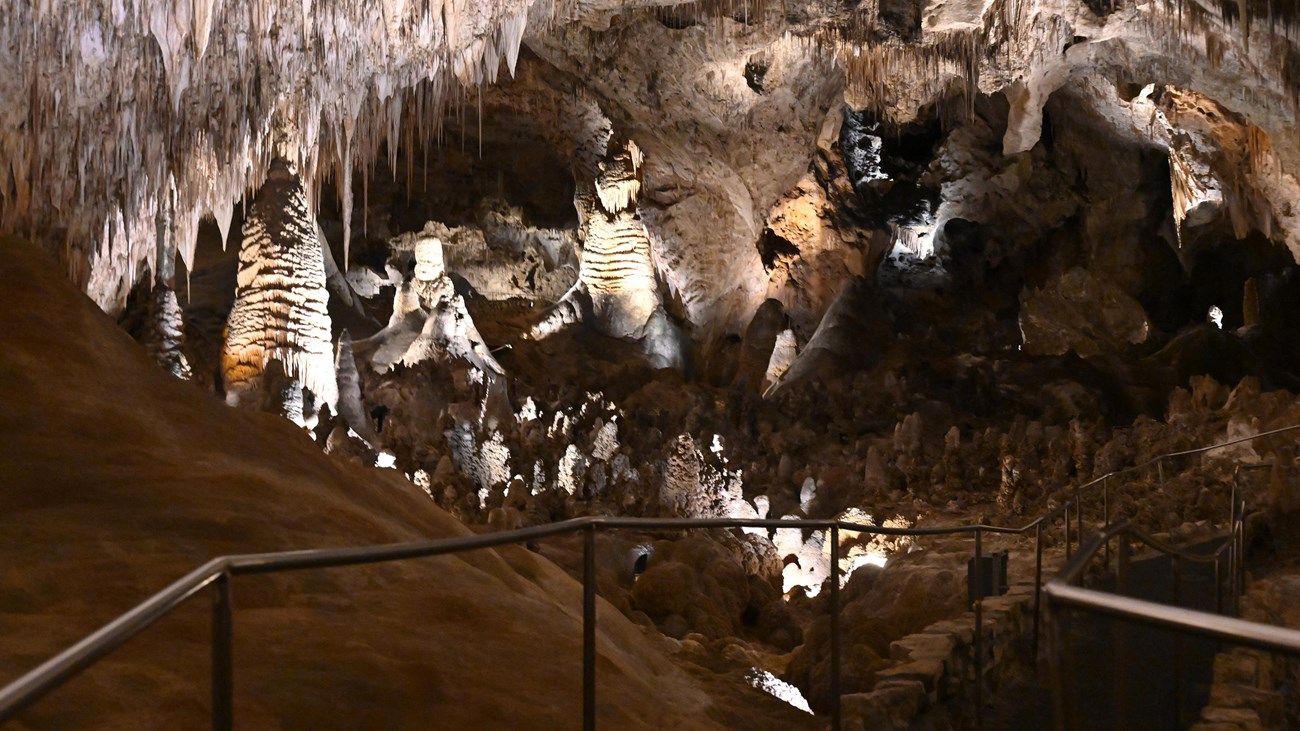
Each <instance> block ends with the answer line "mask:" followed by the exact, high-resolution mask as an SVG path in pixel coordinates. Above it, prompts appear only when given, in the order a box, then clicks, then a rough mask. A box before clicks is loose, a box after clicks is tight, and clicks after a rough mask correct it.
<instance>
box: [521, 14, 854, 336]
mask: <svg viewBox="0 0 1300 731" xmlns="http://www.w3.org/2000/svg"><path fill="white" fill-rule="evenodd" d="M611 5H612V4H607V6H606V7H609V6H611ZM692 10H693V11H694V13H696V14H697V15H698V18H693V19H692V22H691V24H690V25H689V27H683V28H677V27H673V26H674V25H677V24H676V23H672V22H665V21H663V20H661V18H660V17H659V16H658V15H656V14H654V13H647V12H638V11H633V10H628V11H625V12H623V13H621V14H619V15H617V16H609V17H610V19H611V22H610V23H609V25H608V28H607V29H605V28H604V25H603V24H598V28H599V29H593V28H590V27H579V26H558V27H556V28H554V29H553V30H552V31H551V32H549V33H545V34H539V35H538V36H536V37H534V36H531V35H530V36H529V37H528V38H527V41H526V42H527V43H528V45H529V47H530V48H532V49H533V50H534V51H535V52H536V53H537V54H538V55H539V56H540V57H542V58H543V59H544V60H546V61H547V62H549V63H551V64H552V65H554V66H555V67H557V68H558V69H560V70H561V71H563V72H564V73H566V74H569V75H571V76H573V77H576V78H579V79H582V80H583V84H584V87H585V89H586V91H587V93H589V94H590V95H591V96H592V97H593V98H595V99H596V100H597V101H598V102H599V104H600V107H601V109H602V110H603V111H604V112H605V114H607V115H608V116H609V118H610V119H611V120H613V122H614V124H615V126H616V127H617V128H618V129H619V131H620V132H621V133H625V134H626V135H627V136H629V137H631V138H633V139H635V140H636V143H637V144H638V145H639V146H640V147H641V148H642V149H643V150H644V151H645V158H646V167H645V171H644V191H643V192H642V205H641V215H642V216H643V218H644V219H645V221H646V226H647V228H648V230H649V231H650V234H651V243H652V245H653V251H654V255H655V259H656V262H657V265H658V267H659V269H660V271H661V272H662V273H663V276H664V278H665V279H666V281H667V283H668V285H669V287H670V288H671V290H672V293H673V296H674V297H675V298H677V299H680V300H681V302H682V303H683V305H684V307H685V311H686V314H687V316H688V317H689V319H690V320H691V321H692V322H694V323H697V324H705V325H706V326H707V327H708V328H710V329H714V330H717V331H719V332H726V331H732V332H738V331H739V330H740V329H741V328H742V327H743V326H744V324H745V323H746V322H748V319H749V317H750V316H751V315H752V314H753V311H754V309H755V308H756V307H757V306H758V304H759V303H760V302H761V301H762V300H763V297H764V294H765V291H764V290H765V282H766V276H765V274H764V272H763V265H762V260H761V258H760V256H759V252H758V250H757V248H756V246H755V242H756V241H757V240H758V238H759V234H760V233H761V232H762V229H763V224H764V218H765V217H766V215H767V212H768V210H769V209H770V208H771V207H772V206H773V204H775V203H776V201H777V200H778V199H779V198H780V197H781V196H782V195H783V194H784V193H786V192H787V191H789V190H790V189H791V188H792V187H793V186H794V184H795V183H796V182H797V181H798V180H799V178H800V177H801V176H803V175H804V174H805V173H806V172H807V170H808V164H809V161H810V160H811V158H812V156H813V154H814V152H815V148H814V145H813V142H814V141H815V140H816V139H817V136H818V133H819V132H820V131H821V129H822V122H823V120H824V119H825V117H826V114H827V110H828V109H830V108H831V107H832V105H833V104H834V102H835V101H836V100H837V99H838V93H839V89H840V86H841V81H840V75H839V74H838V73H837V72H836V71H835V70H834V69H833V67H832V66H831V64H830V58H829V57H828V56H827V55H826V54H824V53H821V52H819V51H818V50H817V49H816V47H815V46H814V45H813V44H811V43H809V42H807V41H805V40H802V39H800V38H797V37H793V36H789V35H787V34H786V32H785V31H786V30H787V27H786V26H785V25H784V24H783V23H782V22H781V21H780V14H779V12H778V8H776V6H775V5H770V6H769V5H765V4H755V5H754V7H753V8H751V12H752V13H754V15H753V17H752V18H750V23H746V22H743V21H738V20H736V19H734V18H733V17H731V15H730V14H729V13H728V12H727V8H726V6H725V5H724V4H719V5H718V6H713V5H710V4H704V5H702V6H699V7H693V8H692ZM740 12H741V11H740V10H739V9H737V10H736V11H735V13H736V14H738V15H739V14H740ZM759 13H766V14H765V15H764V16H763V20H762V22H760V20H759V15H758V14H759ZM613 17H617V18H618V22H612V18H613ZM752 57H761V59H762V63H763V64H764V67H765V69H766V70H765V72H764V74H763V80H762V84H761V86H760V88H758V89H756V88H754V86H751V84H750V83H749V80H748V79H747V77H746V74H745V71H746V67H747V65H748V64H749V63H750V59H751V58H752ZM837 113H838V112H837ZM703 339H705V340H708V339H709V338H708V336H707V335H706V336H705V337H704V338H703Z"/></svg>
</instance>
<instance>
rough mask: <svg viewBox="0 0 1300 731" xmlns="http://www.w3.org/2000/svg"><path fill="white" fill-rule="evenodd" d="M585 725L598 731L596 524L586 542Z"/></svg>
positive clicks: (588, 531) (590, 525)
mask: <svg viewBox="0 0 1300 731" xmlns="http://www.w3.org/2000/svg"><path fill="white" fill-rule="evenodd" d="M582 728H583V729H584V731H596V524H595V523H588V524H587V527H586V530H585V535H584V536H583V542H582Z"/></svg>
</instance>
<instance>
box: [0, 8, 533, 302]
mask: <svg viewBox="0 0 1300 731" xmlns="http://www.w3.org/2000/svg"><path fill="white" fill-rule="evenodd" d="M534 4H536V5H539V6H541V5H545V4H546V0H542V2H537V3H530V2H527V1H526V0H493V2H492V3H490V4H486V5H484V6H482V7H478V6H467V7H464V8H457V7H455V6H453V7H451V8H450V12H449V13H448V12H444V13H438V12H436V11H432V12H431V11H429V10H428V9H427V7H426V6H425V5H424V4H422V3H406V2H389V3H387V4H384V5H382V6H381V5H379V4H372V3H366V2H359V1H357V0H342V1H340V2H330V3H313V2H312V0H177V1H176V2H171V0H117V1H116V2H114V3H112V4H111V5H110V4H106V3H85V2H76V1H74V0H51V2H48V3H41V4H37V5H34V4H31V3H6V4H5V5H4V7H3V8H0V64H3V65H4V67H5V68H6V70H7V73H6V74H4V75H3V77H0V97H2V98H5V99H9V100H11V102H13V101H17V100H23V102H22V103H13V104H11V105H9V107H8V108H7V109H6V110H5V111H4V112H2V113H0V159H3V160H5V161H6V164H7V172H8V173H9V174H7V175H5V176H0V234H8V233H22V234H27V235H31V236H40V235H41V234H42V233H43V232H47V231H54V230H59V231H65V232H66V240H67V245H66V246H65V255H66V256H67V262H66V264H67V266H68V268H69V273H70V274H73V275H74V276H75V277H76V278H78V279H80V280H81V281H82V282H83V284H84V283H88V282H90V280H91V279H92V277H91V276H88V274H87V272H90V271H92V270H103V269H106V268H109V267H112V268H113V269H114V271H113V272H103V273H100V272H96V273H95V275H94V277H93V278H94V279H95V283H96V286H97V287H98V289H97V290H96V291H92V292H91V294H92V295H93V296H94V297H95V298H96V300H97V301H98V302H99V304H100V305H101V306H102V307H104V308H105V309H108V310H110V311H111V310H116V309H118V308H119V307H120V306H121V305H122V304H123V303H124V302H125V293H126V290H127V289H129V287H130V285H131V281H130V279H129V277H127V274H128V273H129V271H128V270H130V269H134V268H135V267H136V266H137V265H138V264H139V263H141V262H149V261H151V260H152V259H153V258H154V256H153V251H152V250H151V247H150V246H140V245H138V244H136V243H135V242H136V241H138V240H145V239H147V240H153V239H156V236H152V235H151V236H147V237H144V238H143V239H142V238H141V237H140V236H138V235H137V233H138V232H137V231H136V230H135V229H134V221H135V220H136V219H143V218H145V216H144V214H143V213H142V212H147V211H149V210H153V209H156V207H157V199H158V198H159V197H160V196H161V195H163V194H164V193H165V192H166V191H167V190H168V189H169V186H172V185H173V184H174V186H175V190H176V202H175V214H174V215H173V217H172V221H173V224H172V225H173V229H174V230H173V235H174V239H175V241H176V245H177V249H178V251H179V252H180V254H181V259H182V261H183V262H184V263H185V264H186V266H187V267H188V266H190V265H192V263H193V245H194V240H195V234H196V232H197V225H198V220H199V219H200V217H201V216H203V215H208V214H211V215H213V216H214V217H215V218H216V219H217V221H218V224H219V225H220V226H221V228H222V229H223V232H225V231H227V230H228V228H229V221H230V218H231V215H230V213H231V206H232V205H233V203H234V201H236V200H239V199H241V198H243V197H245V196H246V195H247V194H248V193H249V192H250V191H253V190H256V189H257V187H258V186H260V185H261V183H262V182H263V181H264V180H265V178H266V174H267V171H268V169H269V166H270V162H271V159H272V157H273V154H272V151H271V149H270V146H269V144H268V135H269V131H270V129H271V122H272V119H273V117H277V116H282V117H287V118H289V119H290V120H291V121H292V123H293V124H294V125H295V126H296V127H297V128H298V129H300V130H301V132H302V135H301V138H300V140H299V141H298V145H297V149H296V150H294V151H293V155H292V156H291V159H292V161H293V162H294V163H295V164H297V165H298V167H299V169H300V170H301V171H302V174H303V179H304V185H305V187H306V189H307V191H309V195H310V197H311V199H312V200H313V202H314V198H315V191H316V190H317V189H318V188H319V184H320V180H319V178H320V176H321V174H322V173H323V174H326V175H333V176H334V177H335V180H336V182H340V183H341V184H340V185H338V186H337V187H338V188H339V193H340V197H341V199H343V200H342V201H341V202H343V203H344V204H345V208H350V205H346V204H348V203H350V200H349V199H350V195H351V192H350V183H351V181H350V180H344V178H347V177H348V176H350V171H351V170H352V169H353V168H354V167H362V168H365V169H373V162H374V159H375V157H376V156H377V155H378V152H379V149H380V146H381V145H382V144H383V142H384V141H385V140H387V141H389V142H391V143H392V144H390V148H395V147H396V146H397V141H398V140H397V138H396V130H395V128H394V127H393V126H391V125H390V120H389V119H388V118H387V117H386V116H385V115H384V114H373V115H372V114H370V112H371V111H372V110H371V108H370V106H369V105H368V104H363V102H364V101H365V100H366V99H367V98H368V97H369V96H370V92H371V90H372V89H377V88H380V87H383V88H385V89H386V92H385V93H384V94H383V96H382V97H381V99H380V103H381V104H385V103H386V104H387V105H388V106H387V109H388V110H391V111H390V113H389V116H391V117H392V118H400V117H401V108H402V106H403V105H404V104H405V103H406V102H407V101H408V100H409V99H410V98H411V97H413V96H415V95H416V94H423V95H426V96H432V97H434V102H435V103H434V105H433V107H435V108H436V107H437V106H438V105H440V104H441V103H442V101H441V98H442V97H443V96H445V94H446V92H447V90H448V89H449V88H450V86H449V82H451V78H452V75H453V73H454V75H455V76H456V77H457V78H458V79H460V80H461V82H462V83H470V84H475V85H477V84H479V83H482V82H483V81H484V80H486V79H488V78H489V77H491V78H495V77H496V73H497V72H496V70H495V69H496V68H497V67H498V65H499V63H500V61H501V59H502V58H504V59H505V61H506V67H507V68H508V69H510V70H511V71H512V72H513V70H514V67H515V63H516V61H517V59H518V51H519V45H520V43H521V41H522V37H523V34H524V31H525V28H526V27H528V25H529V21H530V14H529V6H531V5H534ZM452 83H455V82H452ZM421 86H423V87H425V88H424V90H420V89H418V87H421ZM426 108H428V107H427V106H426ZM431 111H432V110H431ZM340 130H342V131H344V134H343V135H342V136H343V137H345V138H346V139H343V140H342V144H331V143H332V141H331V140H330V139H329V138H330V136H332V135H338V134H339V133H338V131H340ZM425 131H426V135H425V140H424V141H426V142H427V140H428V134H427V133H428V132H429V131H430V130H429V128H428V127H426V128H425ZM324 150H327V151H324ZM322 154H323V155H325V157H324V158H323V159H322ZM173 180H174V183H173V182H172V181H173ZM344 215H345V217H350V216H349V212H348V211H347V210H345V212H344ZM119 222H120V225H119ZM349 223H350V221H349ZM142 230H143V229H142ZM119 231H121V232H124V233H126V234H127V235H126V236H122V237H118V236H116V235H115V234H116V233H117V232H119ZM106 232H108V235H107V236H105V233H106ZM349 234H350V230H349ZM113 282H118V283H113Z"/></svg>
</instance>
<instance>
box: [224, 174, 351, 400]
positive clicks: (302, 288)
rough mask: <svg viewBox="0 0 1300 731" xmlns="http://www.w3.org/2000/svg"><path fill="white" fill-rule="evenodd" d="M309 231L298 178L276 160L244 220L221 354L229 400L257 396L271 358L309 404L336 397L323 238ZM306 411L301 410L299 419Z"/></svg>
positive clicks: (312, 226)
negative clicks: (306, 394)
mask: <svg viewBox="0 0 1300 731" xmlns="http://www.w3.org/2000/svg"><path fill="white" fill-rule="evenodd" d="M316 231H317V229H316V223H315V221H314V220H313V219H312V216H311V212H310V211H309V210H308V208H307V196H306V194H305V192H304V191H303V187H302V185H301V183H300V182H299V181H298V178H297V177H296V176H295V175H294V174H293V172H292V170H291V169H290V168H289V166H288V164H287V163H285V162H284V161H277V162H276V163H274V164H273V165H272V167H271V172H270V175H269V177H268V179H267V182H266V184H265V185H263V186H262V189H261V190H260V191H258V195H257V198H256V199H255V200H254V202H253V207H252V210H251V211H250V212H249V216H248V220H247V221H245V223H244V241H243V244H242V246H241V247H240V251H239V276H238V289H237V290H236V295H235V305H234V307H233V308H232V309H231V311H230V317H229V319H228V320H227V325H226V338H225V345H224V347H223V349H222V358H221V360H222V376H223V379H224V381H225V387H226V400H227V402H228V403H230V404H231V405H252V404H254V403H255V402H256V399H258V398H259V395H258V394H259V392H261V391H264V390H266V389H265V388H264V387H263V386H264V380H265V379H264V374H265V373H267V372H268V370H269V369H268V364H270V363H272V362H278V363H279V370H281V371H282V372H283V375H284V377H285V378H287V379H289V381H290V382H291V384H290V385H289V386H287V388H289V389H290V390H292V389H294V388H297V389H299V390H301V389H306V390H307V391H309V392H310V393H311V395H312V403H313V404H314V406H315V408H319V407H321V406H323V405H326V404H329V405H331V406H333V405H334V404H335V403H336V400H337V397H338V387H337V384H336V382H335V375H334V348H333V346H332V345H331V340H330V337H331V336H330V318H329V313H328V312H327V311H326V304H327V301H328V293H327V292H326V289H325V262H324V256H323V247H324V242H323V241H321V239H320V237H319V236H318V235H317V233H316ZM313 414H314V409H312V408H307V409H306V410H305V412H304V414H303V419H306V420H310V419H311V417H312V416H313Z"/></svg>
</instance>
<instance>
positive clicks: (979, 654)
mask: <svg viewBox="0 0 1300 731" xmlns="http://www.w3.org/2000/svg"><path fill="white" fill-rule="evenodd" d="M983 563H984V551H983V531H981V530H980V529H979V528H976V529H975V567H974V570H975V596H974V597H973V598H974V601H975V638H974V639H975V725H976V727H982V726H983V725H984V724H983V715H984V708H983V706H984V621H983V620H984V566H983Z"/></svg>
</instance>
